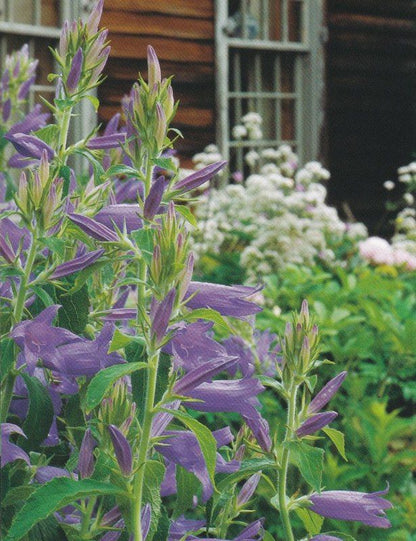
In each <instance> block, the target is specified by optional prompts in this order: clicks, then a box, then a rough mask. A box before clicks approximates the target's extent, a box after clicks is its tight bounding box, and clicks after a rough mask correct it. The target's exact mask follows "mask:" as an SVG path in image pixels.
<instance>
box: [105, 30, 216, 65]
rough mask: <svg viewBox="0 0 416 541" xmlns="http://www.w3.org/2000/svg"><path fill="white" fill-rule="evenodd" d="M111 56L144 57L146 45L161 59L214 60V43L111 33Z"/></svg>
mask: <svg viewBox="0 0 416 541" xmlns="http://www.w3.org/2000/svg"><path fill="white" fill-rule="evenodd" d="M110 39H111V56H112V57H113V58H146V50H147V46H148V45H149V44H150V45H152V46H153V47H154V49H155V50H156V53H157V55H158V57H159V58H160V59H161V60H172V61H181V62H200V63H202V64H212V63H213V62H214V45H213V43H212V42H196V41H185V40H178V39H172V38H167V39H165V38H160V37H153V36H152V37H145V38H143V37H141V36H123V35H122V34H113V35H112V36H111V37H110Z"/></svg>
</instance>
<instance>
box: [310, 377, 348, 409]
mask: <svg viewBox="0 0 416 541" xmlns="http://www.w3.org/2000/svg"><path fill="white" fill-rule="evenodd" d="M346 376H347V372H346V371H344V372H340V373H339V374H338V375H337V376H335V377H334V378H332V379H331V380H330V381H328V383H327V384H326V385H324V387H322V389H321V390H320V391H319V393H318V394H317V395H316V396H315V397H314V398H313V400H311V402H310V404H309V406H308V412H309V413H316V412H318V411H319V410H321V409H322V408H323V407H324V406H326V405H327V404H328V402H329V401H330V400H331V398H332V397H333V396H334V394H335V393H336V392H337V391H338V389H339V388H340V387H341V385H342V382H343V381H344V379H345V378H346Z"/></svg>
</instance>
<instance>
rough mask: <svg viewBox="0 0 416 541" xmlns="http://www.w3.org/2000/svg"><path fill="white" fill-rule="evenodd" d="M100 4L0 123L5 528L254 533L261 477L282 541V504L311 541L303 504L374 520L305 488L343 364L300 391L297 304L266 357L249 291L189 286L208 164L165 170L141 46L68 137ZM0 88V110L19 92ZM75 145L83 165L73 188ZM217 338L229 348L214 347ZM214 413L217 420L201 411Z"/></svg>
mask: <svg viewBox="0 0 416 541" xmlns="http://www.w3.org/2000/svg"><path fill="white" fill-rule="evenodd" d="M102 9H103V1H102V0H100V1H98V2H97V3H96V5H95V6H94V9H93V11H92V13H91V15H90V17H89V19H88V21H87V22H82V21H75V22H73V23H65V25H64V29H63V32H62V35H61V40H60V43H59V47H58V49H57V50H56V51H54V53H53V54H54V56H55V58H56V60H57V63H58V65H59V73H56V74H52V75H51V76H50V80H51V81H55V83H56V94H55V98H54V100H53V101H52V102H51V103H49V102H46V100H44V105H45V106H46V107H47V108H48V109H49V111H50V114H51V118H52V122H51V123H50V124H48V125H45V123H46V117H42V118H43V120H42V122H41V123H40V124H39V122H32V120H33V117H32V116H30V115H31V113H29V115H27V116H26V117H25V118H24V119H23V120H22V121H19V122H18V123H17V124H16V123H15V124H13V125H10V126H9V125H8V126H7V128H5V129H4V133H3V139H2V145H4V146H5V145H9V147H8V148H9V150H12V151H13V152H14V154H12V155H11V157H10V159H8V167H10V168H12V167H16V166H17V167H18V168H19V169H20V170H21V173H20V178H19V180H18V184H17V185H16V186H14V188H13V187H12V189H10V190H9V192H8V193H10V191H11V192H13V193H12V197H11V198H10V197H6V198H7V201H6V202H5V204H4V209H5V210H4V214H3V216H2V218H1V220H0V229H1V238H0V255H1V258H2V260H1V269H0V271H1V275H2V285H1V304H2V317H1V321H0V324H1V341H0V348H1V359H2V364H1V368H2V376H1V386H2V388H1V391H2V392H1V398H2V403H1V437H2V461H1V466H2V484H3V487H4V492H5V499H4V502H3V507H4V509H5V513H3V514H2V523H1V528H2V533H3V534H4V539H5V540H6V541H12V540H14V541H18V540H20V539H26V538H31V539H36V538H40V537H42V538H47V539H69V540H72V539H74V540H75V539H77V540H87V539H101V540H103V541H111V540H116V539H119V538H120V539H129V540H133V541H142V540H144V539H147V540H151V539H163V540H172V541H173V540H179V539H187V540H191V539H222V540H226V539H234V540H235V541H248V540H249V539H251V540H254V539H256V540H259V539H270V538H271V536H270V534H268V533H267V531H266V530H267V525H266V524H265V523H264V520H263V519H262V518H261V517H254V520H251V521H249V523H247V521H246V520H244V517H245V514H244V513H247V512H248V511H249V507H250V506H251V503H250V502H251V500H252V497H253V495H254V494H255V491H256V489H257V486H258V483H260V481H261V480H262V482H266V483H268V484H269V486H272V487H273V493H274V495H273V497H272V498H271V501H270V504H271V506H272V507H273V508H274V509H276V510H277V511H278V513H279V514H280V516H281V518H282V524H283V527H284V531H285V536H286V537H285V538H286V539H294V534H293V531H292V521H291V516H290V513H291V512H292V511H293V510H296V512H297V513H300V516H301V517H302V516H303V520H304V522H305V525H306V528H307V529H308V531H309V534H308V535H309V538H310V537H311V536H315V537H314V539H331V536H328V535H326V534H319V530H320V527H319V528H316V526H315V527H314V529H313V531H312V530H311V528H310V527H309V526H308V524H309V523H308V521H307V520H306V519H305V513H306V514H307V513H310V512H312V513H315V514H316V516H318V515H319V516H322V517H325V516H326V517H330V518H341V519H346V520H356V521H361V522H363V523H364V524H369V525H371V526H376V527H387V526H388V525H389V523H388V520H387V519H386V518H385V517H384V509H386V508H388V507H389V506H390V504H389V502H387V501H386V500H385V499H383V498H381V497H380V496H379V495H376V494H360V493H349V492H342V491H336V493H335V494H331V493H325V492H324V491H321V486H320V475H321V471H322V454H323V451H322V450H320V449H319V448H318V447H315V446H314V445H313V443H314V436H313V434H314V433H316V432H317V431H318V430H321V429H324V430H326V431H327V434H328V435H329V437H330V438H332V439H333V441H334V442H336V445H338V446H339V447H340V449H341V444H340V441H341V436H340V435H339V434H338V433H337V432H336V431H332V432H331V431H330V429H329V428H325V427H327V425H328V424H329V423H330V422H331V420H332V419H333V418H334V417H335V415H336V413H335V412H331V411H329V412H328V411H324V412H321V409H322V408H323V407H324V406H325V405H326V404H327V403H328V401H329V400H330V398H331V396H332V395H333V394H334V393H335V392H336V390H337V389H338V388H339V386H340V385H341V383H342V380H343V378H344V377H345V373H341V374H340V375H339V376H337V377H336V378H335V379H334V380H331V381H330V382H329V383H328V384H327V385H326V386H324V387H323V389H322V390H321V391H320V392H319V393H318V394H317V395H316V396H315V397H314V398H313V399H312V400H311V396H312V394H313V393H314V387H315V385H316V376H314V375H311V372H312V371H313V370H314V369H316V368H317V366H318V364H319V363H318V361H317V355H318V349H317V347H318V331H317V328H316V327H315V326H314V325H313V323H312V321H311V319H310V317H309V313H308V309H307V306H306V305H304V306H303V307H302V310H301V313H300V315H299V316H296V317H295V319H294V322H293V325H288V327H287V329H286V334H285V336H284V339H283V341H282V344H281V348H282V355H278V354H277V351H278V350H277V349H276V347H275V344H273V337H272V336H271V335H268V334H267V335H265V336H263V337H259V342H258V344H257V346H256V347H257V349H255V351H256V353H255V354H252V355H250V354H249V351H248V349H247V348H246V346H245V345H244V342H243V341H242V339H241V338H240V337H239V336H238V329H240V328H241V326H244V325H246V326H247V325H250V321H251V320H252V319H253V316H254V315H255V314H256V313H257V312H258V311H259V310H260V308H259V307H258V305H257V304H256V303H255V302H254V296H255V294H256V293H257V292H258V288H253V287H247V286H232V287H231V286H222V285H217V284H209V283H201V282H196V281H193V280H192V273H193V254H192V253H191V252H190V250H189V243H188V233H187V228H186V223H187V222H191V224H192V223H194V222H195V219H194V217H193V215H192V214H191V212H190V211H189V208H188V206H187V202H188V196H187V194H188V192H189V191H190V190H193V189H195V188H197V187H198V186H200V185H201V184H203V183H205V182H207V181H208V180H210V179H211V178H212V177H213V176H214V175H215V174H216V173H218V172H219V171H220V170H221V169H222V168H223V166H224V165H225V163H224V162H218V163H214V164H210V165H208V166H206V167H204V168H202V169H200V170H198V171H197V172H195V173H192V174H191V175H189V176H188V177H186V178H181V179H179V177H178V173H177V171H176V169H175V165H174V162H173V161H172V159H171V157H170V153H171V147H172V140H171V138H170V136H171V134H172V133H174V131H172V130H171V128H170V124H171V122H172V120H173V118H174V114H175V110H176V104H175V102H174V98H173V92H172V87H171V81H170V79H162V76H161V71H160V66H159V62H158V59H157V56H156V54H155V52H154V50H153V49H152V48H151V47H149V48H148V74H147V82H146V81H145V80H144V79H143V78H139V81H138V82H137V83H136V84H135V85H134V86H133V89H132V91H131V93H130V95H129V96H127V97H126V98H125V100H124V102H123V124H122V125H120V115H116V117H114V118H113V119H112V120H111V121H110V122H109V124H108V125H107V126H106V128H105V130H104V133H103V134H99V133H98V130H97V128H94V129H92V131H91V133H90V134H89V135H88V136H87V137H85V138H84V139H82V140H80V141H77V142H71V141H70V140H69V138H68V134H69V128H70V122H71V118H72V116H73V114H74V113H73V110H74V107H75V106H76V105H77V104H78V103H79V102H80V101H81V100H90V101H92V105H93V106H97V103H96V100H95V99H94V98H91V96H90V94H89V92H90V90H91V89H92V88H94V87H95V86H97V85H99V84H100V81H101V78H102V75H101V73H102V71H103V68H104V65H105V61H106V59H107V57H108V54H109V45H108V44H107V32H106V31H105V30H100V29H99V28H98V23H99V19H100V16H101V12H102ZM21 54H22V53H21ZM30 65H32V64H31V63H29V66H30ZM15 71H17V70H15ZM27 71H28V73H27V76H28V79H27V81H28V84H29V83H30V81H31V74H32V71H31V69H28V70H27ZM22 84H24V83H22ZM30 84H31V83H30ZM7 99H10V100H11V102H10V105H7V106H6V113H4V114H3V116H4V117H7V118H9V117H8V108H10V110H12V108H13V107H16V106H18V105H19V103H18V101H16V100H15V101H14V102H13V100H12V98H7ZM13 99H14V98H13ZM6 101H7V100H6ZM3 112H4V105H3ZM38 112H39V111H38V110H37V113H36V114H38ZM39 114H40V113H39ZM42 114H43V113H42ZM22 122H23V124H22ZM22 126H23V127H22ZM23 128H24V129H23ZM74 154H81V155H82V156H84V158H85V159H86V160H88V162H89V165H90V178H89V180H88V181H87V182H84V180H83V177H78V176H77V175H76V174H75V173H74V171H73V170H72V168H71V166H70V161H69V158H70V157H71V156H72V155H74ZM6 196H7V194H6ZM218 329H220V330H221V334H222V335H224V334H226V335H228V336H229V337H228V339H226V340H224V341H223V342H219V341H218V340H216V339H215V334H214V332H213V331H215V330H218ZM270 346H273V347H270ZM253 351H254V349H253ZM260 357H262V358H263V359H267V369H265V370H264V373H261V374H260V375H259V374H258V371H257V372H256V367H257V369H258V368H259V366H260V365H259V363H260ZM260 364H261V363H260ZM260 372H261V371H260ZM265 386H269V387H271V388H272V389H274V390H275V391H276V392H278V393H280V394H281V396H282V399H283V400H284V401H286V402H287V404H288V419H287V429H286V435H285V436H284V439H283V441H281V440H280V439H279V438H278V435H277V432H276V431H275V429H274V428H273V427H272V429H270V427H269V424H268V422H267V420H266V419H264V418H263V416H262V414H261V403H260V401H259V398H258V396H259V395H260V394H261V393H262V392H263V391H264V389H265ZM216 413H220V414H222V415H221V417H220V419H222V425H220V426H219V427H218V426H216V427H215V428H216V429H214V427H212V426H210V425H209V423H208V422H206V423H204V422H202V419H206V420H207V419H208V420H209V419H210V418H212V414H216ZM230 413H231V414H233V419H234V422H235V417H236V415H237V416H238V419H239V420H240V421H241V422H242V426H241V429H240V430H239V431H238V432H237V434H236V433H235V431H234V430H233V429H234V428H235V427H234V425H233V424H232V423H231V421H230V423H229V424H227V423H226V422H224V419H230V417H227V415H228V414H230ZM291 464H292V466H290V465H291ZM293 466H294V467H296V468H297V469H298V471H299V472H300V474H301V476H303V478H304V479H305V481H306V483H308V484H309V486H310V490H309V493H308V494H306V495H304V496H299V494H298V492H297V491H296V490H293V492H292V495H291V496H289V495H288V492H289V489H290V488H292V487H291V485H290V483H289V475H288V474H289V471H290V470H289V468H290V467H293ZM335 501H336V502H341V504H342V510H341V511H340V510H339V506H337V505H335V504H334V502H335ZM302 513H303V515H302ZM318 534H319V535H318ZM332 538H333V537H332Z"/></svg>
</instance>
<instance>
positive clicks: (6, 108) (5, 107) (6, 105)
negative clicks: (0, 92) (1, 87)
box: [2, 98, 12, 122]
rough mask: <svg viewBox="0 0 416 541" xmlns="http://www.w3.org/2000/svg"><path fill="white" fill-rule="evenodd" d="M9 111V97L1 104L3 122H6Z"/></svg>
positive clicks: (10, 108) (10, 107) (10, 106)
mask: <svg viewBox="0 0 416 541" xmlns="http://www.w3.org/2000/svg"><path fill="white" fill-rule="evenodd" d="M11 112H12V102H11V100H10V98H9V99H7V100H6V101H5V102H4V104H3V111H2V118H3V122H7V121H8V120H9V117H10V113H11Z"/></svg>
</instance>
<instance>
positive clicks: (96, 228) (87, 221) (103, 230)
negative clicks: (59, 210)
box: [68, 214, 119, 242]
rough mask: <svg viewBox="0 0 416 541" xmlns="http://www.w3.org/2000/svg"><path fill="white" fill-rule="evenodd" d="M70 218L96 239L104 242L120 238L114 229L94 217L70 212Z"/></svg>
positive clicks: (115, 240)
mask: <svg viewBox="0 0 416 541" xmlns="http://www.w3.org/2000/svg"><path fill="white" fill-rule="evenodd" d="M68 218H69V219H70V220H71V221H72V222H74V224H76V225H77V226H78V227H80V228H81V229H82V230H83V231H85V233H87V234H88V235H90V236H91V237H92V238H94V239H97V240H100V241H103V242H117V241H118V240H119V238H118V236H117V235H116V233H115V232H114V231H112V230H111V229H109V228H108V227H106V226H105V225H103V224H101V223H100V222H98V221H96V220H93V219H92V218H88V217H87V216H82V215H81V214H69V215H68Z"/></svg>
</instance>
